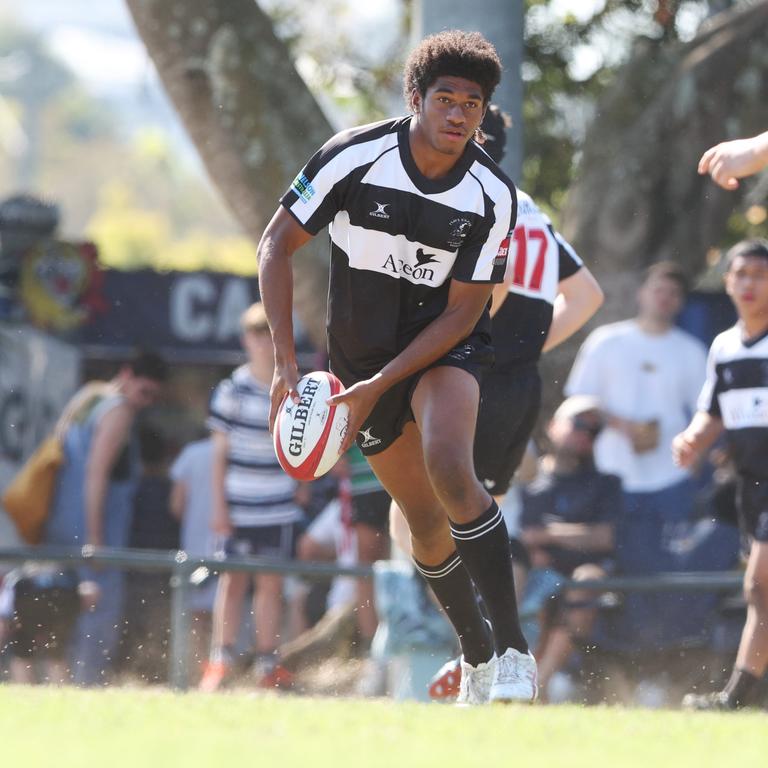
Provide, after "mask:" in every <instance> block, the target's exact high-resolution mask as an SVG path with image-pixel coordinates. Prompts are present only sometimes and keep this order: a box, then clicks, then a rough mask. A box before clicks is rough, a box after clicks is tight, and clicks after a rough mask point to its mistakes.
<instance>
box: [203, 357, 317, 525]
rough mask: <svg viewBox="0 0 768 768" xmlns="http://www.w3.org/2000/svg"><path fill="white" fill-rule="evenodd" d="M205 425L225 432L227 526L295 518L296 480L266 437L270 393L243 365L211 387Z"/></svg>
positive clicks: (297, 515) (297, 514) (298, 516)
mask: <svg viewBox="0 0 768 768" xmlns="http://www.w3.org/2000/svg"><path fill="white" fill-rule="evenodd" d="M208 426H209V428H210V429H212V430H215V431H218V432H224V433H226V435H227V438H228V442H229V455H228V457H227V472H226V476H225V480H224V486H225V493H226V499H227V505H228V507H229V515H230V519H231V521H232V525H233V526H235V527H238V528H240V527H244V528H245V527H252V526H253V527H257V526H266V525H283V524H287V523H294V522H297V521H298V520H300V519H301V516H302V513H301V510H300V509H299V507H298V506H297V505H296V502H295V494H296V481H295V480H293V479H292V478H291V477H289V476H288V475H286V474H285V472H283V470H282V469H281V467H280V464H279V463H278V461H277V457H276V456H275V449H274V446H273V444H272V436H271V435H270V434H269V389H268V388H267V387H265V386H262V385H261V384H259V382H257V381H256V380H255V379H254V378H253V376H252V375H251V372H250V371H249V369H248V366H247V365H243V366H241V367H240V368H238V369H237V370H235V371H234V372H233V373H232V375H231V376H230V377H229V378H228V379H224V381H222V382H221V383H220V384H219V385H218V386H217V387H216V390H215V391H214V393H213V397H212V398H211V405H210V415H209V417H208Z"/></svg>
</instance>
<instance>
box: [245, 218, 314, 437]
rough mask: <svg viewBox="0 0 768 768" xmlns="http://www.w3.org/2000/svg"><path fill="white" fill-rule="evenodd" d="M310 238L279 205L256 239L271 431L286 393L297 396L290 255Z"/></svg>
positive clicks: (296, 397)
mask: <svg viewBox="0 0 768 768" xmlns="http://www.w3.org/2000/svg"><path fill="white" fill-rule="evenodd" d="M311 239H312V235H310V234H309V233H308V232H306V231H305V230H304V229H303V228H302V227H301V225H300V224H299V223H298V222H297V221H296V220H295V219H294V218H293V217H292V216H291V214H289V213H288V211H286V210H285V208H283V207H280V208H278V209H277V211H276V213H275V215H274V216H273V217H272V221H270V222H269V224H268V225H267V228H266V229H265V230H264V234H263V235H262V237H261V241H260V242H259V248H258V252H257V255H258V260H259V291H260V293H261V301H262V304H263V305H264V311H265V312H266V313H267V320H268V322H269V330H270V332H271V333H272V344H273V345H274V348H275V374H274V377H273V379H272V387H271V389H270V399H271V404H270V411H269V429H270V431H271V430H272V428H273V426H274V424H275V417H276V415H277V409H278V408H279V407H280V403H281V402H282V399H283V397H284V396H285V394H286V393H289V394H290V396H291V397H293V398H294V399H295V400H298V397H299V395H298V392H297V391H296V382H297V381H298V378H299V374H298V365H297V363H296V347H295V344H294V338H293V316H292V313H293V273H292V271H291V257H292V256H293V254H294V252H295V251H297V250H298V249H299V248H301V246H302V245H304V244H305V243H307V242H308V241H309V240H311Z"/></svg>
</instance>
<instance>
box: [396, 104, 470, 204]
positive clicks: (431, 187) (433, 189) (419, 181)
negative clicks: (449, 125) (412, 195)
mask: <svg viewBox="0 0 768 768" xmlns="http://www.w3.org/2000/svg"><path fill="white" fill-rule="evenodd" d="M411 120H412V117H407V118H405V120H403V122H402V125H401V126H400V130H399V131H398V137H397V143H398V148H399V150H400V160H401V162H402V163H403V168H405V172H406V173H407V174H408V178H410V180H411V181H412V182H413V184H414V186H415V187H416V189H418V190H419V192H423V193H424V194H425V195H436V194H439V193H440V192H447V191H448V190H449V189H451V188H452V187H455V186H456V185H457V184H458V183H459V182H460V181H461V180H462V179H463V178H464V175H465V174H466V173H467V171H468V170H469V168H470V166H471V165H472V163H473V161H474V158H473V157H472V150H471V148H470V146H469V144H467V146H466V148H465V149H464V153H463V154H462V156H461V157H460V158H459V159H458V160H457V161H456V165H454V166H453V168H451V170H450V171H448V173H447V174H446V175H445V176H442V177H441V178H439V179H428V178H427V177H426V176H424V174H423V173H422V172H421V171H420V170H419V168H418V166H417V165H416V161H415V160H414V159H413V155H412V154H411V144H410V142H409V140H408V133H409V131H410V128H411ZM471 141H472V140H471V139H470V143H471Z"/></svg>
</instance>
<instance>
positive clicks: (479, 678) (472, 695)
mask: <svg viewBox="0 0 768 768" xmlns="http://www.w3.org/2000/svg"><path fill="white" fill-rule="evenodd" d="M496 662H497V658H496V654H495V653H494V654H493V656H491V658H490V660H489V661H486V662H485V663H484V664H478V665H477V666H476V667H473V666H472V665H471V664H467V662H466V661H464V657H463V656H462V657H461V683H460V684H459V695H458V697H457V698H456V704H457V705H458V706H460V707H469V706H474V705H476V704H487V703H488V696H489V694H490V691H491V683H492V681H493V678H494V672H495V670H496Z"/></svg>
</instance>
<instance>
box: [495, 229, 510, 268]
mask: <svg viewBox="0 0 768 768" xmlns="http://www.w3.org/2000/svg"><path fill="white" fill-rule="evenodd" d="M509 240H510V237H509V235H507V236H506V237H505V238H504V239H503V240H502V241H501V245H500V246H499V250H498V251H497V252H496V258H495V259H494V260H493V266H494V267H503V266H504V265H505V264H506V263H507V256H509Z"/></svg>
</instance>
